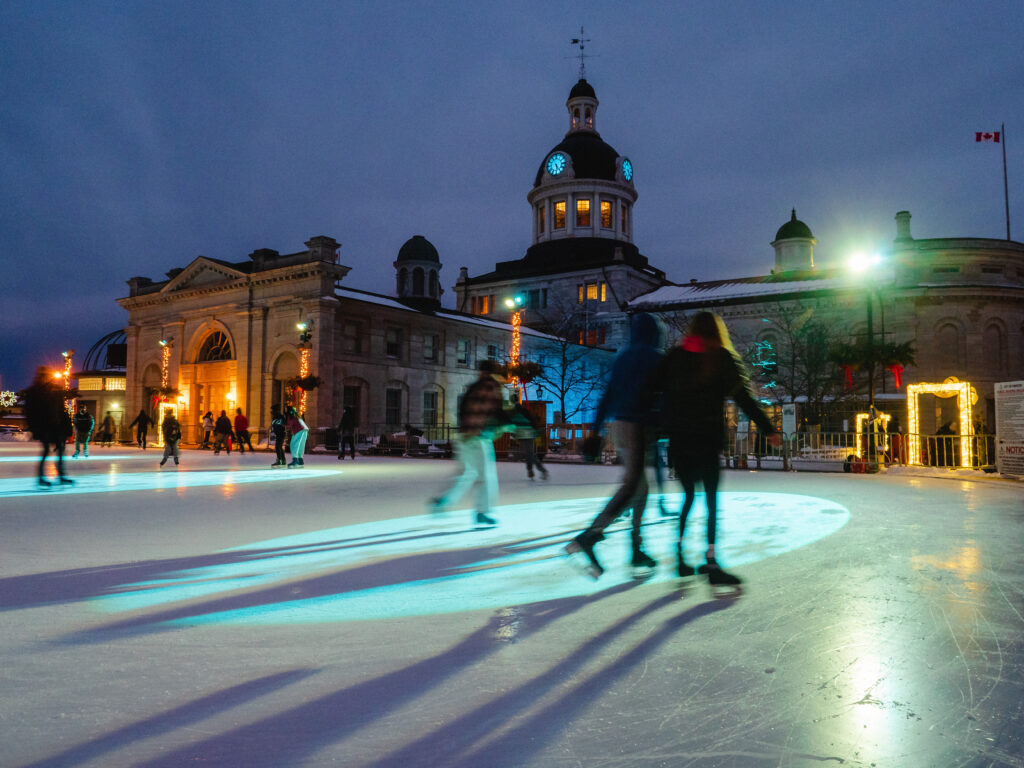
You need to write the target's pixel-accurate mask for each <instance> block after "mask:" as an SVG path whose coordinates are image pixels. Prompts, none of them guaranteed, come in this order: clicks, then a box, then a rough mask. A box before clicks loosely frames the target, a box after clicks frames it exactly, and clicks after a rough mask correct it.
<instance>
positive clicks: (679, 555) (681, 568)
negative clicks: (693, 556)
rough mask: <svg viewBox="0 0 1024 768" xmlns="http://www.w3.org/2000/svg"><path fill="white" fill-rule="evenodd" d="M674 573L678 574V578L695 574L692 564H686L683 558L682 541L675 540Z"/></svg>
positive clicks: (685, 577)
mask: <svg viewBox="0 0 1024 768" xmlns="http://www.w3.org/2000/svg"><path fill="white" fill-rule="evenodd" d="M676 573H678V574H679V578H681V579H687V578H690V577H692V576H694V575H695V574H696V571H694V568H693V566H692V565H688V564H687V562H686V561H685V560H684V559H683V543H682V542H681V541H680V542H676Z"/></svg>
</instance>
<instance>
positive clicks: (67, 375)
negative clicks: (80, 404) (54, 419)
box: [61, 349, 75, 416]
mask: <svg viewBox="0 0 1024 768" xmlns="http://www.w3.org/2000/svg"><path fill="white" fill-rule="evenodd" d="M61 354H62V355H63V356H64V407H65V408H66V409H67V412H68V414H69V415H70V416H74V415H75V400H74V398H70V397H68V396H67V395H68V390H70V389H71V358H72V357H74V355H75V350H73V349H69V350H68V351H67V352H61Z"/></svg>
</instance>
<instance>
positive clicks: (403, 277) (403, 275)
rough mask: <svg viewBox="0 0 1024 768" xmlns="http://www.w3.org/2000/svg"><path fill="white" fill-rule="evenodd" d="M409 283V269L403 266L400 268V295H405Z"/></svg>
mask: <svg viewBox="0 0 1024 768" xmlns="http://www.w3.org/2000/svg"><path fill="white" fill-rule="evenodd" d="M408 284H409V270H407V269H406V268H405V267H402V268H401V269H400V270H398V295H399V296H405V286H406V285H408Z"/></svg>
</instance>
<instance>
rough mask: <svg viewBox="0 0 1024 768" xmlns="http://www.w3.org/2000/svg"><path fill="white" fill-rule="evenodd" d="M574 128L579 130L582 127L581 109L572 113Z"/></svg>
mask: <svg viewBox="0 0 1024 768" xmlns="http://www.w3.org/2000/svg"><path fill="white" fill-rule="evenodd" d="M572 127H573V128H579V127H580V111H579V109H574V110H573V111H572Z"/></svg>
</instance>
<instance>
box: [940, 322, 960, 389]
mask: <svg viewBox="0 0 1024 768" xmlns="http://www.w3.org/2000/svg"><path fill="white" fill-rule="evenodd" d="M935 342H936V343H935V349H936V350H937V352H936V355H937V356H938V359H937V360H936V362H937V363H938V364H939V366H940V370H939V372H938V373H939V375H940V376H941V377H945V376H951V375H954V374H956V372H957V371H958V370H959V369H960V366H961V362H962V358H961V355H960V329H959V328H957V327H956V326H955V325H953V323H944V324H943V325H940V326H939V327H938V328H937V329H936V332H935Z"/></svg>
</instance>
